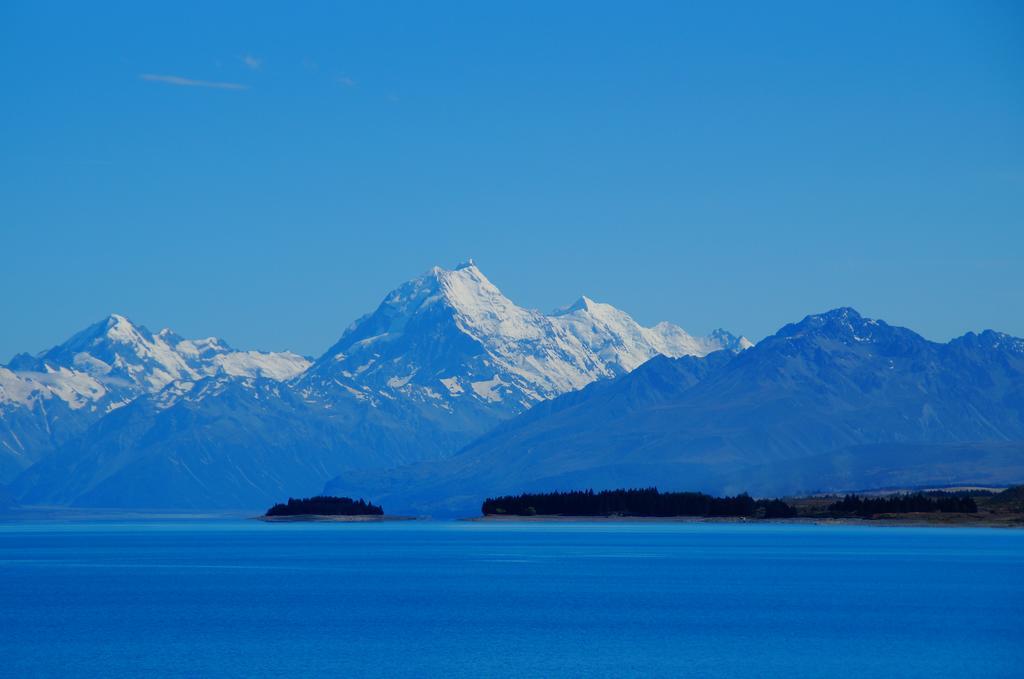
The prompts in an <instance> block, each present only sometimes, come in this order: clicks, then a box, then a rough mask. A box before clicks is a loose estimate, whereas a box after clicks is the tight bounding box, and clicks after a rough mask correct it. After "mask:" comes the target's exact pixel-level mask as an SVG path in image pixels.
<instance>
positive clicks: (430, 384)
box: [301, 261, 749, 412]
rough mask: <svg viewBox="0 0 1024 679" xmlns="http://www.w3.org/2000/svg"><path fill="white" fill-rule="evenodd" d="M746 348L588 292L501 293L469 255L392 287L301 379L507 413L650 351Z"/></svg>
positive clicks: (624, 368)
mask: <svg viewBox="0 0 1024 679" xmlns="http://www.w3.org/2000/svg"><path fill="white" fill-rule="evenodd" d="M745 346H749V342H747V340H745V339H743V338H736V337H733V336H732V335H729V334H728V333H725V332H724V331H719V332H718V334H716V335H712V336H710V337H693V336H691V335H689V334H688V333H686V331H684V330H683V329H682V328H679V327H678V326H675V325H672V324H670V323H660V324H658V325H657V326H655V327H653V328H646V327H643V326H641V325H640V324H638V323H637V322H636V321H634V320H633V319H632V318H631V317H630V316H629V315H628V314H627V313H625V312H623V311H620V310H619V309H616V308H615V307H613V306H611V305H608V304H601V303H598V302H594V301H593V300H591V299H588V298H586V297H583V298H581V299H580V300H579V301H578V302H576V303H575V304H573V305H572V306H570V307H567V308H565V309H561V310H559V311H556V312H554V313H552V314H543V313H541V312H539V311H536V310H533V309H526V308H524V307H521V306H519V305H517V304H515V303H514V302H513V301H511V300H510V299H508V298H507V297H505V296H504V295H503V294H502V293H501V291H500V290H499V289H498V288H497V287H496V286H495V285H494V284H493V283H491V281H490V280H488V279H487V277H486V276H484V274H483V273H482V272H481V271H480V269H479V268H477V266H476V265H475V264H474V263H473V262H472V261H469V262H467V263H465V264H462V265H459V266H458V267H456V268H455V269H453V270H448V269H443V268H440V267H434V268H433V269H431V270H430V271H428V272H427V273H425V274H423V275H422V276H420V277H418V278H415V279H413V280H411V281H409V282H407V283H405V284H404V285H402V286H400V287H399V288H397V289H395V290H394V291H393V292H391V293H390V294H389V295H387V297H385V299H384V301H383V302H382V303H381V305H380V306H379V307H378V308H377V310H376V311H375V312H373V313H372V314H369V315H367V316H364V317H363V318H361V319H359V320H358V321H356V322H355V323H354V324H352V326H350V327H349V328H348V330H346V332H345V333H344V334H343V335H342V337H341V339H340V340H339V341H338V343H337V344H335V345H334V346H333V347H331V349H329V350H328V351H327V352H326V353H325V354H324V355H323V356H322V357H321V358H320V359H318V361H317V363H316V364H315V365H314V366H313V368H311V370H310V371H309V372H308V373H307V374H306V375H305V376H304V377H303V378H302V380H301V381H302V382H303V383H305V384H306V385H307V386H308V387H309V388H310V389H311V391H312V392H314V393H315V392H320V393H323V392H324V391H325V390H326V391H330V390H337V389H338V388H342V389H345V390H347V391H350V392H352V393H358V394H361V395H363V397H364V398H369V399H376V398H381V397H384V398H393V397H395V396H397V395H398V394H403V395H405V396H408V397H412V398H414V399H418V400H420V401H422V402H424V403H432V404H433V405H435V406H437V407H440V408H446V409H451V408H452V407H453V406H454V404H456V403H457V402H459V401H466V400H476V401H477V402H480V403H486V404H494V405H495V406H496V407H498V406H499V405H500V407H502V408H504V409H506V410H508V411H510V412H521V411H522V410H524V409H525V408H528V407H529V406H530V405H532V404H533V403H536V402H538V401H541V400H544V399H548V398H552V397H554V396H558V395H559V394H563V393H566V392H568V391H574V390H576V389H580V388H582V387H584V386H586V385H587V384H590V383H591V382H593V381H595V380H597V379H601V378H608V377H614V376H616V375H621V374H624V373H626V372H629V371H631V370H633V369H634V368H636V367H637V366H639V365H640V364H642V363H644V362H645V361H647V360H649V359H650V358H652V357H653V356H656V355H659V354H664V355H666V356H672V357H678V356H686V355H694V356H703V355H706V354H708V353H710V352H712V351H716V350H719V349H725V348H728V349H740V348H744V347H745Z"/></svg>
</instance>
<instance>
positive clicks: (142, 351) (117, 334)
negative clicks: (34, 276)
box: [0, 314, 310, 409]
mask: <svg viewBox="0 0 1024 679" xmlns="http://www.w3.org/2000/svg"><path fill="white" fill-rule="evenodd" d="M309 364H310V362H309V360H308V359H306V358H304V357H302V356H299V355H297V354H293V353H291V352H280V353H273V352H268V353H264V352H257V351H235V350H234V349H232V348H231V347H229V346H228V345H227V344H226V343H225V342H224V341H223V340H220V339H218V338H216V337H208V338H205V339H197V340H188V339H183V338H181V337H179V336H178V335H176V334H175V333H173V332H172V331H170V330H167V329H164V330H161V331H160V332H158V333H156V334H153V333H150V332H149V331H148V330H147V329H146V328H145V327H143V326H136V325H134V324H133V323H132V322H131V321H129V320H128V319H127V318H125V317H124V316H120V315H118V314H112V315H111V316H110V317H108V318H106V319H105V320H103V321H100V322H99V323H96V324H94V325H91V326H89V327H88V328H86V329H85V330H83V331H82V332H80V333H78V334H76V335H74V336H73V337H72V338H71V339H69V340H68V341H67V342H65V343H63V344H60V345H58V346H56V347H53V348H52V349H49V350H48V351H44V352H42V353H41V354H38V355H37V356H34V357H33V356H28V355H27V354H20V355H18V356H16V357H15V358H14V360H12V361H11V363H10V365H9V366H8V368H7V369H6V372H5V374H4V376H3V377H2V378H0V389H2V391H0V401H3V400H7V401H10V402H19V403H22V404H27V403H28V402H30V401H32V400H34V399H37V398H49V397H56V398H59V399H61V400H62V401H65V402H66V403H68V405H70V406H71V407H72V408H76V409H77V408H81V407H82V406H84V405H86V404H87V403H88V402H90V401H91V402H96V401H99V400H101V399H103V398H104V397H105V396H107V395H114V396H117V397H129V398H131V397H134V396H137V395H138V394H140V393H147V394H153V393H156V392H158V391H160V390H161V389H163V388H164V387H166V386H167V385H169V384H171V383H172V382H179V381H183V380H184V381H194V380H198V379H201V378H203V377H209V376H212V375H215V374H217V373H218V372H221V371H223V372H224V373H226V374H228V375H231V376H237V377H268V378H271V379H275V380H287V379H291V378H292V377H295V376H296V375H298V374H299V373H301V372H303V371H304V370H305V369H306V368H308V367H309Z"/></svg>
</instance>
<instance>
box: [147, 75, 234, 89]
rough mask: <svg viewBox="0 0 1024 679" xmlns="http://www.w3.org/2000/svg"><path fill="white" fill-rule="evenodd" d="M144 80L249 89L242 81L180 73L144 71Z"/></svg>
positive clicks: (188, 85)
mask: <svg viewBox="0 0 1024 679" xmlns="http://www.w3.org/2000/svg"><path fill="white" fill-rule="evenodd" d="M139 77H140V78H142V79H143V80H148V81H150V82H155V83H166V84H168V85H177V86H178V87H210V88H213V89H216V90H247V89H249V86H248V85H242V84H241V83H224V82H214V81H212V80H193V79H192V78H182V77H181V76H180V75H157V74H155V73H143V74H142V75H140V76H139Z"/></svg>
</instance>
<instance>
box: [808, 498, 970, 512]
mask: <svg viewBox="0 0 1024 679" xmlns="http://www.w3.org/2000/svg"><path fill="white" fill-rule="evenodd" d="M828 509H829V511H830V512H835V513H842V514H856V515H857V516H871V515H872V514H907V513H909V512H944V513H950V512H955V513H965V514H975V513H977V511H978V505H977V503H976V502H975V501H974V498H971V497H968V496H966V495H952V494H950V495H944V496H938V497H929V496H927V495H924V494H923V493H914V494H910V495H888V496H885V497H861V496H859V495H847V496H846V497H844V498H843V499H842V500H838V501H836V502H833V503H832V504H830V505H829V506H828Z"/></svg>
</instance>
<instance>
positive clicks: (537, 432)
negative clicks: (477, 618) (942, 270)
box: [327, 308, 1024, 512]
mask: <svg viewBox="0 0 1024 679" xmlns="http://www.w3.org/2000/svg"><path fill="white" fill-rule="evenodd" d="M1021 480H1024V341H1022V340H1020V339H1017V338H1013V337H1010V336H1008V335H1005V334H1002V333H997V332H993V331H990V330H987V331H985V332H982V333H980V334H974V333H969V334H967V335H965V336H963V337H960V338H957V339H955V340H953V341H951V342H949V343H945V344H941V343H936V342H930V341H928V340H926V339H924V338H923V337H921V336H920V335H918V334H916V333H914V332H912V331H910V330H908V329H906V328H900V327H894V326H890V325H888V324H886V323H885V322H883V321H877V320H871V319H866V318H864V317H862V316H861V315H860V314H858V313H857V312H856V311H854V310H853V309H849V308H842V309H835V310H833V311H830V312H827V313H824V314H819V315H813V316H808V317H806V318H804V319H803V320H802V321H800V322H799V323H793V324H789V325H786V326H785V327H783V328H782V329H780V330H779V331H778V332H777V333H776V334H775V335H773V336H771V337H768V338H766V339H765V340H763V341H762V342H760V343H759V344H757V345H756V346H755V347H753V348H752V349H748V350H747V351H744V352H742V353H739V354H732V353H730V352H718V353H715V354H711V355H709V356H708V357H706V358H703V359H700V358H694V357H685V358H681V359H667V358H656V359H654V360H652V361H650V362H648V363H646V364H645V365H643V366H641V367H640V368H638V369H637V370H635V371H634V372H632V373H630V374H628V375H624V376H622V377H619V378H618V379H616V380H614V381H611V382H605V383H598V384H594V385H591V386H590V387H587V388H585V389H583V390H581V391H579V392H576V393H572V394H568V395H565V396H562V397H560V398H557V399H554V400H552V401H550V402H548V403H546V404H542V405H541V406H540V407H537V408H535V409H534V410H532V411H531V412H528V413H526V414H525V415H522V416H520V417H518V418H516V419H514V420H512V421H510V422H508V423H505V424H504V425H502V426H500V427H499V428H497V429H495V430H494V431H493V432H491V433H489V434H487V435H484V436H483V437H481V438H480V439H478V440H477V441H475V442H474V443H472V444H470V445H469V446H468V447H467V448H465V449H464V450H462V451H461V452H460V453H459V454H458V455H456V456H454V457H453V458H451V459H449V460H447V461H444V462H440V463H433V464H421V465H416V466H412V467H408V468H405V469H397V470H392V471H390V472H389V473H388V474H386V475H370V474H364V475H354V474H353V475H347V476H342V477H340V478H338V479H336V480H335V481H334V482H332V483H330V484H328V486H327V491H329V492H331V493H340V492H342V491H353V492H354V489H356V488H358V489H359V491H360V492H364V493H371V494H373V497H375V498H379V499H381V500H382V501H384V502H385V503H388V505H389V507H393V508H394V509H395V510H399V509H401V510H405V511H408V510H419V511H433V512H443V511H446V510H450V511H467V510H472V509H473V508H474V506H475V505H474V503H476V502H478V501H479V499H480V498H482V497H485V496H488V495H495V494H501V493H513V492H519V491H544V490H554V489H570V488H586V487H593V488H609V487H622V486H648V485H657V486H658V487H659V488H662V489H666V490H675V489H690V490H703V491H708V492H717V493H731V492H738V491H742V490H749V491H751V492H755V493H765V494H778V493H796V492H807V491H814V490H828V489H848V488H864V487H878V486H887V485H927V484H950V483H960V482H986V483H1005V482H1019V481H1021Z"/></svg>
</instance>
